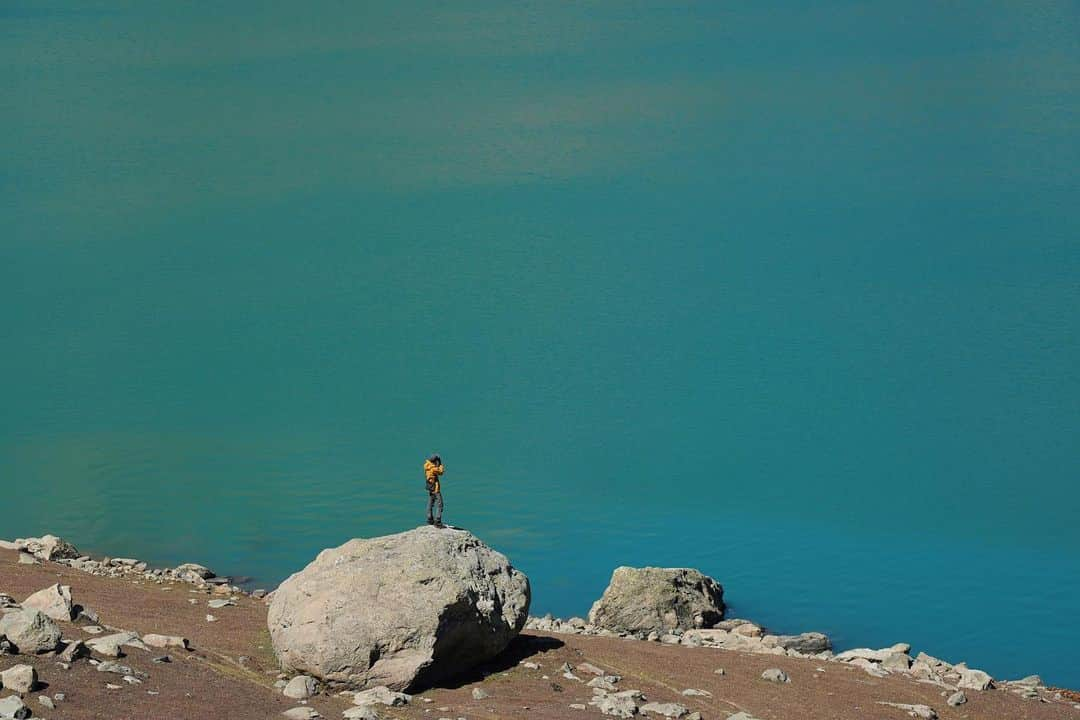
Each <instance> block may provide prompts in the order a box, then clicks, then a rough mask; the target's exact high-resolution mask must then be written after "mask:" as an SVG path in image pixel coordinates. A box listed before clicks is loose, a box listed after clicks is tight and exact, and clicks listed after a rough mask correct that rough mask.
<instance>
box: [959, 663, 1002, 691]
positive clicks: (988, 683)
mask: <svg viewBox="0 0 1080 720" xmlns="http://www.w3.org/2000/svg"><path fill="white" fill-rule="evenodd" d="M956 669H957V670H958V671H959V672H960V682H959V683H958V687H960V688H964V689H967V690H989V689H990V688H992V687H994V679H993V678H992V677H990V676H989V675H988V674H987V673H985V672H983V671H982V670H971V669H969V668H967V667H961V666H959V665H958V666H956Z"/></svg>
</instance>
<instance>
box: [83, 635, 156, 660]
mask: <svg viewBox="0 0 1080 720" xmlns="http://www.w3.org/2000/svg"><path fill="white" fill-rule="evenodd" d="M86 644H87V646H88V647H89V648H90V649H91V650H93V651H94V652H96V653H98V654H101V655H106V656H108V657H120V655H121V654H122V653H121V652H120V647H121V646H125V647H133V648H137V649H139V650H149V649H150V648H149V647H148V646H147V645H146V643H144V642H143V641H142V640H140V639H139V634H138V633H134V632H131V631H126V630H125V631H122V632H118V633H112V634H111V635H101V636H100V637H93V638H90V639H89V640H87V641H86ZM114 653H115V654H114Z"/></svg>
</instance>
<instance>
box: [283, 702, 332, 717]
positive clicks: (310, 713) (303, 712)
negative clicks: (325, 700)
mask: <svg viewBox="0 0 1080 720" xmlns="http://www.w3.org/2000/svg"><path fill="white" fill-rule="evenodd" d="M281 714H282V715H284V716H285V717H287V718H289V720H315V718H318V717H322V716H321V715H319V711H318V710H316V709H315V708H313V707H307V706H305V705H301V706H300V707H294V708H291V709H289V710H286V711H285V712H283V713H281Z"/></svg>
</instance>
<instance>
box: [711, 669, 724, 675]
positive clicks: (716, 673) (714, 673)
mask: <svg viewBox="0 0 1080 720" xmlns="http://www.w3.org/2000/svg"><path fill="white" fill-rule="evenodd" d="M713 675H727V673H726V672H725V671H724V668H716V669H715V670H713Z"/></svg>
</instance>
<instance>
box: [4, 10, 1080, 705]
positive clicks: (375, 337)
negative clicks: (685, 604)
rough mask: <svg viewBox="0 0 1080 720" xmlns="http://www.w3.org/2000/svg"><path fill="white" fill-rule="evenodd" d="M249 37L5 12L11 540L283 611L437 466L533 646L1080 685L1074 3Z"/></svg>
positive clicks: (408, 23)
mask: <svg viewBox="0 0 1080 720" xmlns="http://www.w3.org/2000/svg"><path fill="white" fill-rule="evenodd" d="M220 5H221V4H210V3H169V4H164V3H144V2H139V3H135V2H132V3H121V2H100V3H93V2H88V3H82V4H79V5H76V4H68V3H60V2H22V1H21V0H16V1H15V2H7V3H4V4H3V6H2V7H0V38H2V40H0V67H3V68H4V70H3V71H2V72H0V78H2V79H0V83H2V89H3V92H0V157H2V158H3V161H2V162H0V301H2V302H0V308H2V315H0V378H2V383H3V384H2V387H3V395H2V398H0V407H2V412H0V478H2V482H3V485H4V493H3V497H4V500H3V502H4V507H3V511H2V512H0V537H9V538H10V537H14V536H22V535H27V534H40V533H43V532H49V531H51V532H54V533H57V534H61V535H63V536H65V537H69V538H70V539H72V540H73V541H75V542H76V543H77V544H78V545H80V546H81V547H82V548H83V549H85V550H88V551H92V552H95V553H101V554H105V553H108V554H112V555H135V556H138V557H141V558H145V559H148V560H151V561H153V562H156V563H162V564H166V563H169V564H175V563H178V562H182V561H198V562H203V563H205V564H207V565H210V566H211V567H213V568H215V569H216V570H218V572H220V573H225V574H242V575H250V576H252V577H253V578H254V580H253V581H254V582H255V583H256V585H260V586H272V585H273V584H274V583H275V582H277V581H279V580H281V579H282V578H283V577H285V576H286V575H288V574H289V573H291V572H293V571H295V570H296V569H298V568H300V567H302V566H303V565H304V564H305V563H306V562H307V561H308V560H310V559H311V558H312V557H313V556H314V555H315V553H316V552H317V551H318V550H320V549H321V548H323V547H327V546H330V545H337V544H340V543H341V542H343V541H345V540H346V539H347V538H349V537H352V536H371V535H376V534H383V533H388V532H394V531H398V530H401V529H404V528H408V527H412V526H414V525H416V524H418V523H419V522H421V521H422V520H423V512H424V502H425V496H424V491H423V484H422V483H423V476H422V472H421V464H422V462H423V459H424V457H425V456H426V455H427V454H429V453H431V452H434V451H438V452H440V453H441V454H442V456H443V458H444V459H445V461H446V464H447V468H448V472H447V475H446V479H445V494H446V517H447V520H448V521H450V522H452V523H454V524H458V525H461V526H464V527H467V528H469V529H471V530H473V531H474V532H476V533H477V534H478V535H480V536H481V537H482V538H484V539H485V540H487V541H488V542H489V543H491V544H493V545H494V546H496V547H498V548H499V549H501V550H502V551H504V552H506V553H507V554H508V555H509V556H510V557H511V558H512V559H513V561H514V562H515V564H516V565H518V566H519V567H521V568H522V569H523V570H525V571H526V572H527V573H528V574H529V576H530V578H531V579H532V582H533V588H534V606H533V607H534V611H535V612H536V613H538V614H542V613H544V612H549V611H550V612H553V613H555V614H558V615H563V616H567V615H571V614H584V613H585V612H587V610H588V608H589V605H590V603H591V602H592V600H594V599H595V598H596V597H597V596H598V595H599V594H600V592H601V591H602V590H603V588H604V587H605V585H606V583H607V580H608V578H609V576H610V573H611V571H612V569H613V568H614V567H616V566H618V565H623V564H628V565H645V564H657V565H688V566H694V567H698V568H701V569H702V570H703V571H705V572H707V573H709V574H711V575H713V576H715V577H716V578H717V579H719V580H720V581H721V582H722V583H723V584H724V585H725V588H726V596H727V598H728V600H729V602H730V604H731V612H732V614H734V615H738V616H748V617H751V618H754V619H756V620H758V621H760V622H764V623H766V624H768V625H770V626H771V627H774V628H777V629H779V630H781V631H795V632H797V631H802V630H811V629H813V630H821V631H824V632H827V633H829V634H830V635H831V636H832V637H833V638H834V639H835V641H836V642H837V644H838V645H840V646H842V647H851V646H873V647H880V646H882V645H888V644H891V643H893V642H897V641H908V642H911V643H912V644H914V645H915V649H916V650H925V651H927V652H930V653H931V654H934V655H937V656H940V657H944V658H946V659H948V660H951V661H954V662H955V661H960V660H968V661H969V662H970V663H972V664H973V665H975V666H978V667H982V668H985V669H986V670H988V671H990V672H991V673H993V674H995V675H997V676H999V677H1018V676H1022V675H1026V674H1028V673H1033V672H1038V673H1041V674H1042V675H1043V677H1044V679H1046V680H1047V681H1048V682H1052V683H1057V684H1063V685H1071V686H1072V687H1080V655H1078V654H1077V653H1076V651H1075V649H1076V648H1077V647H1078V646H1080V623H1077V622H1076V613H1077V610H1080V522H1078V519H1077V518H1078V511H1077V508H1078V504H1080V488H1078V485H1077V480H1078V479H1080V432H1078V431H1080V378H1078V371H1077V369H1078V368H1080V332H1078V330H1080V219H1078V218H1080V214H1078V208H1080V181H1078V175H1077V171H1076V168H1077V167H1080V7H1078V5H1077V4H1076V3H1075V2H1031V3H1008V2H1000V1H998V0H989V1H984V2H977V3H976V2H957V3H948V4H941V3H930V2H914V3H848V2H831V1H830V2H824V3H816V4H813V6H812V7H810V8H807V7H803V6H801V5H797V4H776V3H754V4H752V7H751V8H746V7H742V8H740V7H738V6H735V5H721V4H719V3H704V4H695V5H691V6H686V7H676V6H674V5H671V4H667V3H657V4H649V3H624V2H611V3H574V4H569V3H547V4H539V3H523V4H514V6H513V7H508V6H507V4H504V3H463V4H454V5H453V6H445V5H442V4H430V5H429V4H414V3H392V4H385V5H384V6H383V9H375V8H374V7H372V5H373V4H370V3H366V4H362V5H363V7H361V6H357V7H351V6H350V4H343V3H305V4H302V5H300V4H298V5H295V7H293V8H291V9H290V7H289V6H288V5H284V4H277V3H269V4H268V3H257V4H250V5H246V4H243V3H230V4H228V5H229V8H228V9H226V8H223V7H221V6H220ZM270 6H273V7H270ZM268 8H269V9H268ZM2 589H3V588H2V587H0V590H2Z"/></svg>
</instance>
